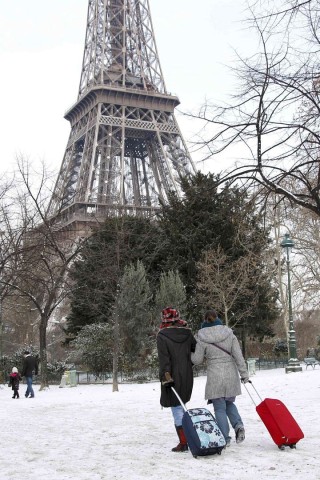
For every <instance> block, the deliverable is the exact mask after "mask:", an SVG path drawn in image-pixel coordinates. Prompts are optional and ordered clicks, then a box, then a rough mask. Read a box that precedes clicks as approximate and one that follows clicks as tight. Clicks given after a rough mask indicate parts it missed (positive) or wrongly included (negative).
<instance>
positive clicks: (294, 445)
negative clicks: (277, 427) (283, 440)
mask: <svg viewBox="0 0 320 480" xmlns="http://www.w3.org/2000/svg"><path fill="white" fill-rule="evenodd" d="M289 447H290V448H297V445H296V444H295V443H291V445H289Z"/></svg>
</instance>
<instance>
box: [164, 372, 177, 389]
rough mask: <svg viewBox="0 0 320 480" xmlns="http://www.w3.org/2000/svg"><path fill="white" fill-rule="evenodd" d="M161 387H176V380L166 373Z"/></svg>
mask: <svg viewBox="0 0 320 480" xmlns="http://www.w3.org/2000/svg"><path fill="white" fill-rule="evenodd" d="M161 385H163V386H164V387H168V388H171V387H174V380H173V378H172V377H171V374H170V373H169V372H165V374H164V379H163V380H162V382H161Z"/></svg>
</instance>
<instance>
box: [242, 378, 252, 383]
mask: <svg viewBox="0 0 320 480" xmlns="http://www.w3.org/2000/svg"><path fill="white" fill-rule="evenodd" d="M241 383H252V382H251V380H250V379H249V377H245V378H241Z"/></svg>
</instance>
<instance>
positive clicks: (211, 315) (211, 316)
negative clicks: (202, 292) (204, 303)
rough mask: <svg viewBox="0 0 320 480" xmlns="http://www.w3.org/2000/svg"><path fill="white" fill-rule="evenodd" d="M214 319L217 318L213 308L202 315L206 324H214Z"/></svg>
mask: <svg viewBox="0 0 320 480" xmlns="http://www.w3.org/2000/svg"><path fill="white" fill-rule="evenodd" d="M216 318H218V314H217V312H216V311H215V310H214V309H213V308H212V309H211V310H207V311H206V313H205V315H204V319H205V320H206V321H207V322H214V321H215V320H216Z"/></svg>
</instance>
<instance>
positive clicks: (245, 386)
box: [243, 382, 262, 406]
mask: <svg viewBox="0 0 320 480" xmlns="http://www.w3.org/2000/svg"><path fill="white" fill-rule="evenodd" d="M248 383H250V385H251V386H252V388H253V390H254V391H255V392H256V394H257V395H258V397H259V398H260V401H261V402H262V398H261V397H260V395H259V392H258V391H257V389H256V387H255V386H254V385H253V383H252V382H248ZM243 385H244V388H245V389H246V390H247V393H248V395H249V397H250V398H251V400H252V403H253V404H254V405H255V406H257V404H256V402H255V401H254V399H253V396H252V395H251V393H250V392H249V389H248V387H247V385H246V384H245V383H244V384H243Z"/></svg>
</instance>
